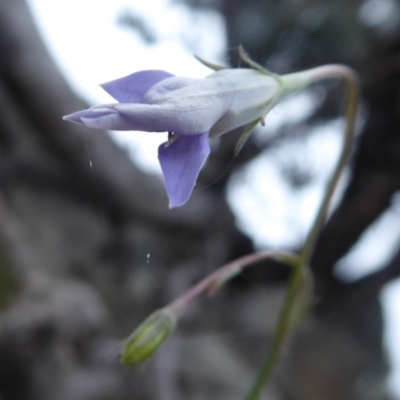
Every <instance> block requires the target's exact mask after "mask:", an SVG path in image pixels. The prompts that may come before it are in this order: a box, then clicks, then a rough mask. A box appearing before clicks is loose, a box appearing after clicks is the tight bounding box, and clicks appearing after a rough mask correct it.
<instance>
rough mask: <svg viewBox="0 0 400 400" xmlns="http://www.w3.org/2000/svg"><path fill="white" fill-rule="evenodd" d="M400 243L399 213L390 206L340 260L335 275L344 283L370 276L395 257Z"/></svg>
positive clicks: (395, 208)
mask: <svg viewBox="0 0 400 400" xmlns="http://www.w3.org/2000/svg"><path fill="white" fill-rule="evenodd" d="M399 241H400V210H399V207H394V208H393V207H392V208H390V209H389V210H387V211H386V212H385V213H383V214H382V216H381V217H380V218H379V219H378V220H377V221H376V222H375V223H374V224H372V225H371V226H370V227H369V228H368V229H367V230H366V231H365V232H364V234H363V235H362V237H361V238H360V240H359V241H358V243H357V244H356V245H355V246H354V248H353V249H352V251H351V252H350V253H349V254H348V255H347V256H346V257H344V258H342V259H341V260H340V261H339V264H338V265H337V267H336V271H335V272H336V273H337V274H338V276H339V277H340V278H342V279H344V280H345V281H354V280H357V279H359V278H361V277H363V276H365V275H367V274H369V273H372V272H374V271H376V270H378V269H379V268H381V267H382V266H383V265H385V264H386V263H387V262H389V261H390V259H391V258H392V257H393V256H394V254H395V252H396V251H397V249H398V246H399Z"/></svg>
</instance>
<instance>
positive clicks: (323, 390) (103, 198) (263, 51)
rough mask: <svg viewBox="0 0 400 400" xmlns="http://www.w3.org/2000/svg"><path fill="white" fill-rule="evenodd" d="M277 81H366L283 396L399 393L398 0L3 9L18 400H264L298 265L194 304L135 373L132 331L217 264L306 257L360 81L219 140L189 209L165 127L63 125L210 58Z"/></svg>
mask: <svg viewBox="0 0 400 400" xmlns="http://www.w3.org/2000/svg"><path fill="white" fill-rule="evenodd" d="M239 44H242V45H243V46H244V47H245V48H246V49H247V51H248V52H249V54H250V55H251V57H252V58H253V59H254V60H257V61H258V62H259V63H261V64H263V65H265V66H266V67H267V68H269V69H270V70H272V71H274V72H277V73H281V74H283V73H288V72H293V71H297V70H302V69H306V68H311V67H314V66H318V65H321V64H327V63H344V64H347V65H350V66H351V67H353V68H354V69H355V70H356V71H357V72H358V73H359V75H360V80H361V85H362V102H361V108H360V113H359V132H358V135H357V143H356V148H355V150H354V153H353V158H352V162H351V164H350V165H349V167H348V168H347V169H346V172H345V174H344V176H343V179H342V182H341V185H340V189H339V190H338V193H337V196H336V199H335V205H334V209H333V211H332V214H331V218H330V220H329V222H328V224H327V225H326V227H325V229H324V231H323V233H322V235H321V237H320V239H319V241H318V245H317V248H316V251H315V254H314V256H313V258H312V262H311V267H312V270H313V274H314V279H315V282H316V291H317V299H316V303H315V307H314V309H313V310H312V312H311V313H310V315H309V316H308V317H307V318H306V320H305V321H304V323H303V324H302V326H301V327H300V329H299V331H298V332H297V333H296V335H295V336H294V337H293V338H292V339H291V340H290V342H289V343H288V345H287V346H286V348H285V352H284V354H283V356H282V358H281V360H280V362H279V364H278V366H277V369H276V371H275V374H274V377H273V380H272V382H271V384H270V385H269V386H268V388H267V390H266V391H265V393H264V397H263V399H271V400H272V399H274V400H275V399H277V400H278V399H285V400H303V399H304V400H306V399H307V400H313V399H314V400H320V399H324V400H330V399H332V400H333V399H335V400H338V399H345V400H347V399H348V400H350V399H351V400H358V399H360V400H361V399H362V400H370V399H374V400H375V399H400V344H399V340H398V337H399V336H400V318H399V316H398V315H397V314H398V313H399V312H398V310H399V309H400V286H399V282H398V279H397V278H398V277H399V274H400V247H399V244H400V197H399V194H398V193H399V192H398V191H399V189H400V135H399V132H400V117H399V105H400V103H399V101H400V97H399V94H400V92H399V88H400V53H399V52H400V3H399V2H398V1H396V0H348V1H339V0H314V1H311V0H280V1H278V0H270V1H267V0H246V1H242V0H203V1H201V0H186V1H185V0H180V1H179V0H153V1H152V2H139V1H136V0H131V1H128V0H114V1H108V0H101V1H98V0H97V1H95V0H79V1H78V0H69V1H67V0H58V1H50V0H29V1H28V2H26V1H24V0H13V1H7V0H0V188H1V190H0V400H22V399H23V400H34V399H35V400H36V399H38V400H39V399H40V400H54V399H58V400H70V399H74V400H92V399H93V400H94V399H96V400H108V399H113V400H114V399H119V400H124V399H139V400H142V399H143V400H146V399H158V400H180V399H188V398H190V399H192V400H201V399H209V398H213V399H216V400H232V399H242V398H244V397H245V394H246V392H247V390H248V389H249V387H250V385H251V383H252V380H253V378H254V377H255V374H256V372H257V369H258V368H259V367H260V366H261V364H262V362H263V360H264V358H265V356H266V354H267V351H268V346H269V343H270V339H271V337H272V333H273V328H274V324H275V322H276V317H277V315H278V312H279V308H280V305H281V303H282V299H283V296H284V290H285V283H286V280H287V277H288V270H287V269H286V268H285V267H283V266H282V265H278V264H276V263H272V262H269V263H263V264H260V265H258V266H257V267H253V268H250V269H249V270H248V271H246V273H244V274H243V275H242V276H240V277H238V278H235V279H234V280H233V281H232V282H231V283H230V284H229V285H228V286H227V287H226V288H225V289H224V290H223V291H222V292H221V293H219V294H218V295H217V296H216V297H215V298H212V299H199V300H197V301H196V302H195V303H193V305H192V306H190V308H189V309H188V311H187V313H186V314H185V316H184V318H183V319H182V321H181V322H180V324H179V328H178V330H177V332H176V333H175V334H174V335H173V336H172V338H171V339H170V340H169V341H168V342H167V343H166V344H165V346H163V347H162V348H161V349H160V351H159V352H158V353H157V355H156V356H155V357H154V358H153V359H152V360H150V361H149V362H147V363H146V364H144V365H143V366H140V367H138V368H137V369H136V370H135V371H134V372H131V371H129V370H128V369H127V368H125V367H122V366H121V365H120V364H119V362H118V357H117V356H118V352H119V348H120V342H121V339H123V338H124V337H126V336H127V335H128V334H129V333H130V332H131V331H132V330H133V329H134V328H135V327H136V326H137V324H139V323H140V322H141V321H142V320H143V319H144V318H145V317H146V316H147V315H148V314H149V313H151V312H152V311H153V310H154V309H156V308H158V307H161V306H163V305H165V304H167V303H169V302H170V301H171V300H173V299H174V298H176V297H177V296H179V295H180V294H182V293H183V292H184V291H185V290H187V289H188V288H189V287H190V286H191V285H193V284H194V283H195V282H196V281H198V280H199V279H201V278H202V277H204V276H205V275H206V274H208V273H210V272H211V271H213V270H215V269H216V268H217V267H218V266H220V265H222V264H224V263H226V262H228V261H230V260H232V259H234V258H236V257H239V256H242V255H245V254H248V253H249V252H252V251H254V250H256V249H268V248H270V249H287V250H292V251H296V250H297V249H299V248H300V246H301V244H302V240H303V239H304V237H305V234H306V232H307V229H308V227H309V226H310V223H311V221H312V218H313V216H314V213H315V211H316V207H317V205H318V202H319V200H320V197H321V193H322V190H323V187H324V185H325V183H326V180H327V178H328V177H329V174H330V171H331V170H332V168H333V166H334V163H335V159H336V157H337V155H338V151H339V146H340V141H341V135H342V128H343V123H344V121H343V119H342V112H343V86H342V85H341V84H340V83H338V82H333V81H332V82H331V81H329V82H324V83H323V84H318V85H314V86H312V87H311V88H309V89H308V90H306V91H303V92H302V93H300V94H298V95H296V96H293V97H291V98H290V99H288V100H287V101H286V102H285V103H284V104H282V105H279V106H278V107H277V108H276V109H274V110H273V111H272V112H271V113H270V115H269V116H268V118H267V126H266V127H264V128H262V129H261V128H260V129H258V130H257V131H256V132H255V134H253V136H252V138H251V140H250V141H249V142H248V143H247V144H246V146H245V147H244V149H243V150H242V152H241V154H240V155H239V156H238V157H237V158H234V157H233V148H234V146H235V143H236V141H237V139H238V137H239V136H240V133H241V132H240V131H238V132H233V133H231V134H229V135H225V136H223V137H222V138H220V139H218V140H214V141H212V154H211V155H210V157H209V159H208V162H207V164H206V166H205V168H204V169H203V171H202V172H201V174H200V177H199V179H198V182H197V186H196V188H195V192H194V194H193V196H192V198H191V200H190V201H189V202H188V204H187V205H185V206H184V207H183V208H181V209H175V210H169V209H168V201H167V198H166V194H165V191H164V186H163V182H162V178H161V175H160V170H159V166H158V165H157V157H156V151H157V150H156V149H157V147H158V145H159V144H160V143H161V142H162V141H164V140H165V137H166V136H165V134H153V133H140V132H134V133H132V132H129V133H123V134H122V133H116V132H111V133H107V132H99V131H93V130H89V129H86V128H85V127H81V126H77V125H73V124H69V123H66V122H63V121H62V120H61V117H62V116H63V115H66V114H68V113H71V112H74V111H77V110H80V109H82V108H86V107H88V106H89V105H94V104H99V103H102V102H112V100H111V98H110V97H108V95H107V94H105V93H102V91H101V89H100V88H99V87H98V84H99V83H102V82H106V81H109V80H112V79H116V78H119V77H121V76H124V75H127V74H130V73H132V72H135V71H137V70H140V69H164V70H167V71H169V72H171V73H173V74H176V75H183V76H191V77H203V76H206V75H207V74H209V73H210V71H209V70H207V68H205V67H204V66H202V65H200V64H199V63H198V62H197V61H196V60H195V59H194V58H193V54H198V55H200V56H202V57H203V58H205V59H208V60H210V61H212V62H214V63H220V64H225V65H229V66H232V67H238V66H243V63H242V62H241V60H240V59H239V57H238V54H237V46H238V45H239Z"/></svg>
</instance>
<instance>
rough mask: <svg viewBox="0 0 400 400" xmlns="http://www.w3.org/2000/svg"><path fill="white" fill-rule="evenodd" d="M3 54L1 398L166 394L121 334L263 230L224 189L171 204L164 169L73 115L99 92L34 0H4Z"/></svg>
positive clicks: (0, 2) (0, 8) (0, 17)
mask: <svg viewBox="0 0 400 400" xmlns="http://www.w3.org/2000/svg"><path fill="white" fill-rule="evenodd" d="M71 29H73V28H72V27H71ZM0 54H1V57H0V154H1V156H0V187H1V191H0V291H1V295H0V310H2V313H1V314H0V398H1V399H2V400H18V399H21V400H22V399H23V400H31V399H41V400H45V399H49V400H50V399H51V400H53V399H56V398H57V399H74V400H77V399H85V400H87V399H96V400H99V399H116V398H118V399H125V398H126V399H128V398H130V399H132V398H135V399H140V398H156V397H157V390H160V389H158V388H157V385H156V386H154V384H153V383H149V380H150V379H154V378H153V373H145V371H142V373H140V371H139V373H137V374H135V375H133V376H132V375H131V373H130V372H129V371H128V370H126V369H125V368H123V367H121V366H120V365H119V363H118V360H117V354H118V349H119V347H118V343H117V342H116V341H115V338H121V337H124V336H126V335H128V334H129V333H130V330H131V329H133V328H134V327H135V325H136V324H137V323H139V322H140V320H141V319H143V318H144V317H146V315H147V314H148V313H149V312H151V311H153V310H154V308H156V307H159V306H162V305H164V304H165V303H167V302H169V301H171V300H172V299H173V298H174V297H175V296H177V295H178V294H181V293H182V292H183V291H184V290H185V289H187V288H188V287H189V286H190V284H191V283H193V281H194V279H196V278H198V277H202V276H204V275H205V274H206V273H207V272H209V271H211V270H212V269H213V268H215V267H216V266H218V265H219V264H222V263H224V262H225V261H227V260H229V259H231V258H232V257H235V256H237V255H240V254H242V253H244V252H248V251H250V249H251V245H250V242H249V241H248V240H247V239H245V238H244V236H243V235H241V234H240V233H239V232H238V231H237V230H236V228H235V226H234V220H233V217H232V214H231V212H230V211H229V209H228V207H227V204H226V201H225V198H224V196H223V195H222V188H221V189H220V190H219V191H217V192H216V191H215V190H214V192H209V191H202V192H199V193H198V194H197V195H196V196H194V198H193V200H192V201H191V202H190V204H188V205H187V206H186V207H184V208H182V209H179V210H173V211H170V210H168V203H167V198H166V195H165V191H164V187H163V183H162V180H161V178H160V177H158V176H150V175H146V174H144V173H143V172H141V171H140V170H139V169H138V168H136V167H135V166H134V165H133V163H132V162H131V160H130V159H129V157H128V155H127V153H126V152H125V151H124V150H123V149H121V148H119V147H118V146H117V145H116V144H115V143H114V142H113V141H112V140H111V139H110V138H109V136H108V135H107V134H106V133H105V132H96V131H91V130H88V129H85V128H84V127H80V126H76V125H73V124H70V123H65V122H63V121H62V120H61V117H62V116H63V115H66V114H68V113H71V112H73V111H76V110H79V109H82V108H85V107H87V104H85V103H84V102H83V101H82V100H80V99H79V98H77V96H76V95H75V94H74V93H72V91H71V90H70V89H69V87H68V85H67V83H66V82H65V80H64V78H63V77H62V76H61V74H60V72H59V71H58V70H57V68H56V66H55V64H54V62H53V61H52V60H51V59H50V57H49V55H48V53H47V51H46V49H45V47H44V45H43V43H42V41H41V39H40V37H39V36H38V33H37V31H36V29H35V26H34V24H33V21H32V18H31V16H30V14H29V12H28V9H27V6H26V4H25V2H24V1H23V0H13V1H8V0H0ZM83 62H84V61H83ZM155 157H156V155H155ZM210 227H212V229H210ZM146 372H147V371H146Z"/></svg>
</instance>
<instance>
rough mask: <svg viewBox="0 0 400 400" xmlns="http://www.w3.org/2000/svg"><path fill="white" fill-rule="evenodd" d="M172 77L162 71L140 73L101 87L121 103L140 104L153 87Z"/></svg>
mask: <svg viewBox="0 0 400 400" xmlns="http://www.w3.org/2000/svg"><path fill="white" fill-rule="evenodd" d="M172 76H174V75H172V74H170V73H169V72H166V71H161V70H148V71H139V72H135V73H134V74H130V75H128V76H125V77H123V78H120V79H116V80H114V81H111V82H106V83H103V84H102V85H100V86H101V87H102V88H103V89H104V90H105V91H106V92H107V93H108V94H109V95H111V96H112V97H114V99H115V100H118V101H119V102H120V103H140V102H141V101H142V98H143V96H144V95H145V94H146V92H147V91H148V90H149V89H150V88H151V87H152V86H154V85H155V84H156V83H158V82H161V81H162V80H164V79H167V78H170V77H172Z"/></svg>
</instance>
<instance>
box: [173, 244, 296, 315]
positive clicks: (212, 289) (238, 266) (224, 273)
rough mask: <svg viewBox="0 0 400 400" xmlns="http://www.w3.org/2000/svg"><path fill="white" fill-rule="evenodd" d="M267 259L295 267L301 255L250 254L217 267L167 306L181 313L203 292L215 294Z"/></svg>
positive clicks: (267, 252)
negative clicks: (230, 281) (246, 270)
mask: <svg viewBox="0 0 400 400" xmlns="http://www.w3.org/2000/svg"><path fill="white" fill-rule="evenodd" d="M267 259H274V260H278V261H281V262H283V263H285V264H288V265H290V266H292V267H293V266H294V265H296V264H297V263H298V260H299V257H298V256H297V255H295V254H291V253H288V252H285V253H284V252H278V251H261V252H258V253H252V254H248V255H247V256H243V257H241V258H238V259H236V260H234V261H232V262H230V263H228V264H225V265H224V266H222V267H221V268H219V269H217V270H216V271H215V272H213V273H212V274H211V275H208V276H207V277H205V278H204V279H203V280H201V281H200V282H199V283H197V285H195V286H193V287H192V288H191V289H189V290H188V291H187V292H186V293H185V294H183V295H182V296H181V297H179V298H178V299H176V300H175V301H173V302H172V303H171V304H170V305H168V306H167V308H168V309H170V310H172V311H173V312H174V314H175V315H180V314H181V312H182V311H183V309H184V308H185V307H186V306H187V305H188V304H189V303H190V302H191V301H192V300H193V299H194V298H195V297H197V296H198V295H200V294H201V293H204V292H205V293H207V294H209V295H212V294H215V293H216V292H217V291H218V289H219V288H220V287H221V286H223V285H224V284H225V282H226V281H228V280H229V279H231V278H233V277H234V276H236V275H238V274H240V273H241V272H242V270H243V269H244V268H246V267H249V266H250V265H253V264H256V263H258V262H260V261H263V260H267Z"/></svg>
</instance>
